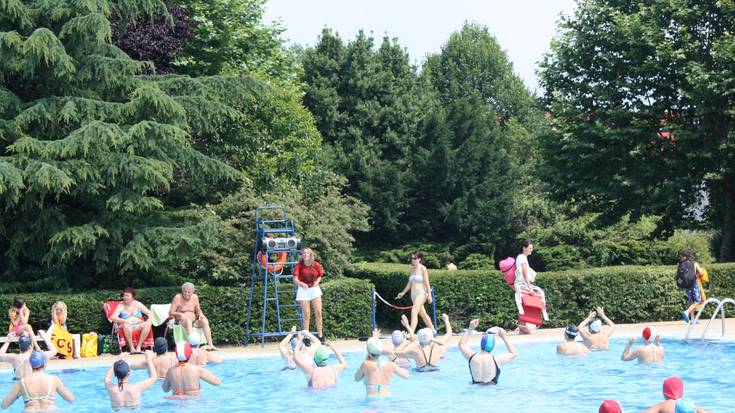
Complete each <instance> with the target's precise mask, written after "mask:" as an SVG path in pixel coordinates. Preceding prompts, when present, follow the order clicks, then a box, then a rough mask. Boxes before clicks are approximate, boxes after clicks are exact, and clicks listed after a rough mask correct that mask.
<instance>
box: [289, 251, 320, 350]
mask: <svg viewBox="0 0 735 413" xmlns="http://www.w3.org/2000/svg"><path fill="white" fill-rule="evenodd" d="M293 275H294V277H293V282H294V284H296V286H297V287H298V290H297V291H296V301H298V302H299V305H300V306H301V312H302V313H303V314H304V330H306V331H309V321H310V319H311V311H310V310H311V309H310V308H309V302H311V303H312V305H313V307H314V321H315V322H316V331H317V335H318V338H319V340H320V341H324V336H323V334H324V329H323V326H322V289H321V288H319V281H320V280H321V277H323V276H324V269H323V268H322V265H321V264H319V261H317V260H316V259H315V258H314V251H312V250H311V248H304V250H303V251H302V252H301V259H300V260H299V262H298V263H297V264H296V266H295V267H294V270H293Z"/></svg>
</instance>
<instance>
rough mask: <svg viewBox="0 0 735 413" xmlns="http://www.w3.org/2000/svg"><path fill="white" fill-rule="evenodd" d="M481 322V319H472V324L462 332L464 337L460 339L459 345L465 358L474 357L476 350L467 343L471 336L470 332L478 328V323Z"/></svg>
mask: <svg viewBox="0 0 735 413" xmlns="http://www.w3.org/2000/svg"><path fill="white" fill-rule="evenodd" d="M478 324H480V320H478V319H474V320H472V321H470V325H469V327H468V328H467V331H465V332H464V334H462V337H461V338H460V339H459V344H457V347H458V348H459V351H461V352H462V355H463V356H464V358H465V359H467V360H469V359H470V357H472V355H473V354H475V352H474V351H472V349H471V348H470V347H469V346H468V345H467V340H468V339H469V338H470V333H471V332H472V331H473V330H474V329H476V328H477V325H478Z"/></svg>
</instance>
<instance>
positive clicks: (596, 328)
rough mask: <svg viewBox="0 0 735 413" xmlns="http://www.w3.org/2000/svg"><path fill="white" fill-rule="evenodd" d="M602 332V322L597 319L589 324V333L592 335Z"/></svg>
mask: <svg viewBox="0 0 735 413" xmlns="http://www.w3.org/2000/svg"><path fill="white" fill-rule="evenodd" d="M601 330H602V321H600V319H599V318H596V319H595V320H594V321H592V322H591V323H590V331H591V332H593V333H599V332H600V331H601Z"/></svg>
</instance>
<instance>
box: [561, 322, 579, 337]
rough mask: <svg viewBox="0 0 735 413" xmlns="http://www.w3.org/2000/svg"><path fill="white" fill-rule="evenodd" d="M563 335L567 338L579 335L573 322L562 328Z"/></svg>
mask: <svg viewBox="0 0 735 413" xmlns="http://www.w3.org/2000/svg"><path fill="white" fill-rule="evenodd" d="M564 335H566V336H567V337H569V338H577V336H578V335H579V329H578V328H577V326H575V325H574V324H569V325H568V326H567V328H565V329H564Z"/></svg>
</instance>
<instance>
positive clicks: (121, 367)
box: [112, 360, 130, 379]
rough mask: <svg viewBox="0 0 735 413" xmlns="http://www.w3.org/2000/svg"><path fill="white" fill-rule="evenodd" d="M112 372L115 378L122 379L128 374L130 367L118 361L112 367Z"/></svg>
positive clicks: (123, 361)
mask: <svg viewBox="0 0 735 413" xmlns="http://www.w3.org/2000/svg"><path fill="white" fill-rule="evenodd" d="M112 370H113V371H114V372H115V377H117V378H118V379H124V378H125V377H127V376H128V374H130V365H129V364H128V363H127V362H126V361H125V360H118V361H116V362H115V364H113V365H112Z"/></svg>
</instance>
